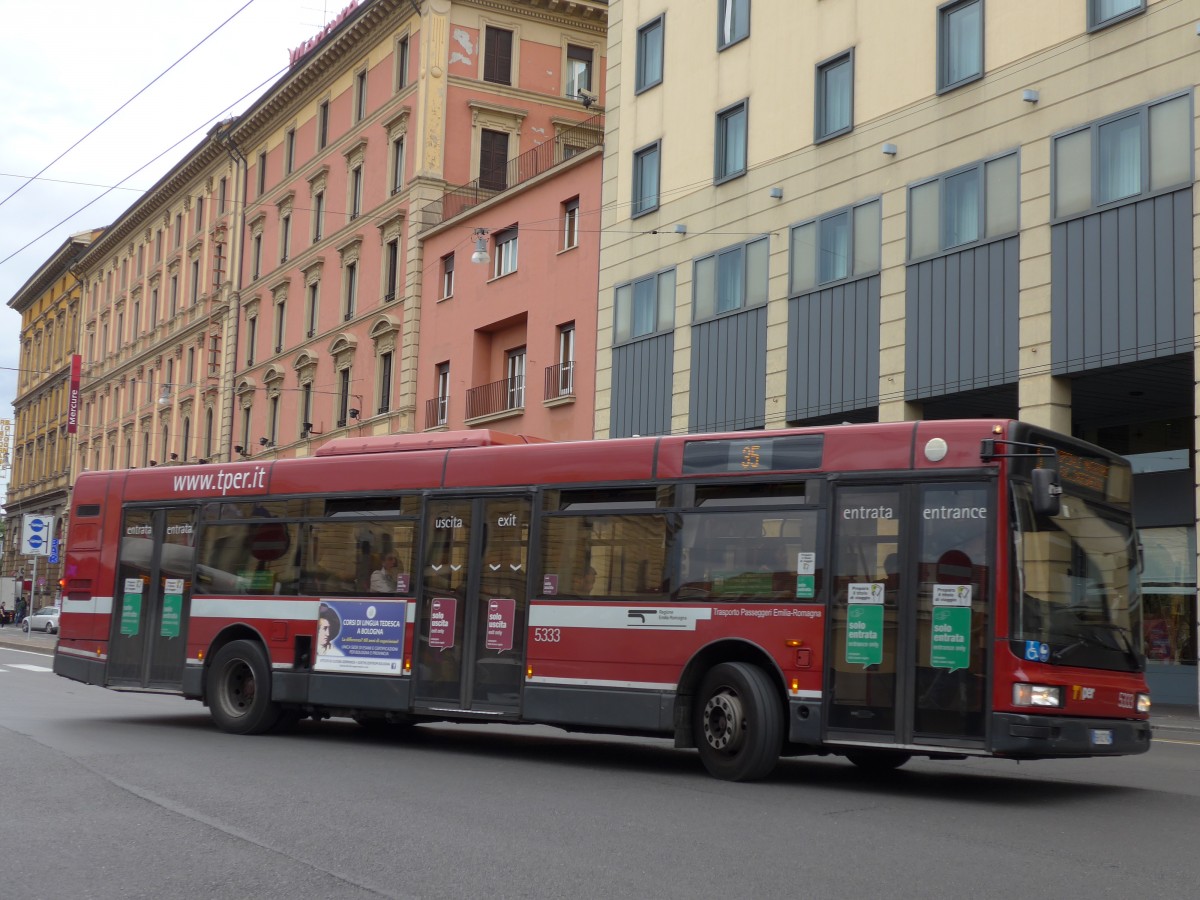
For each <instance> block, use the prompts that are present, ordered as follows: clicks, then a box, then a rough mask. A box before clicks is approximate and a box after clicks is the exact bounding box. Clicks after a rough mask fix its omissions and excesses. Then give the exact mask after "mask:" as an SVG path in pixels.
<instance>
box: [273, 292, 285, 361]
mask: <svg viewBox="0 0 1200 900" xmlns="http://www.w3.org/2000/svg"><path fill="white" fill-rule="evenodd" d="M285 312H287V303H285V302H282V301H281V302H279V303H276V304H275V352H276V353H282V352H283V316H284V313H285Z"/></svg>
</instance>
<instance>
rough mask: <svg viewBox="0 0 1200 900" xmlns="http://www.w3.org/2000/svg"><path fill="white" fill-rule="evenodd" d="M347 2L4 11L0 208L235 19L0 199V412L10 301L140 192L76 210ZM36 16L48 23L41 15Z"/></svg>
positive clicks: (234, 100) (173, 153) (8, 376)
mask: <svg viewBox="0 0 1200 900" xmlns="http://www.w3.org/2000/svg"><path fill="white" fill-rule="evenodd" d="M349 2H351V0H329V2H327V3H325V4H324V5H323V4H322V0H249V2H247V0H206V2H204V3H185V2H181V0H109V2H107V3H96V2H95V0H60V2H58V3H56V4H54V5H53V6H50V7H44V6H41V5H40V4H38V3H31V2H25V3H12V4H7V5H6V8H5V22H4V28H3V29H2V30H0V97H3V98H4V107H3V111H2V113H0V115H2V116H3V118H2V120H0V201H3V200H4V198H5V197H8V196H9V195H10V194H11V193H12V192H13V191H14V190H16V189H17V188H18V187H20V186H21V184H22V183H23V182H24V180H25V179H26V178H28V177H29V176H31V175H34V174H35V173H36V172H38V171H39V170H40V169H41V168H42V167H43V166H45V165H46V164H47V163H48V162H49V161H50V160H52V159H54V158H55V157H56V156H58V155H59V154H60V153H62V152H63V151H64V150H66V149H67V148H68V147H70V146H71V145H72V144H73V143H75V142H76V141H77V140H78V139H79V138H80V137H82V136H83V135H84V134H86V133H87V132H88V131H90V130H91V129H92V128H93V127H94V126H96V125H97V124H99V123H100V122H101V121H103V120H104V119H105V117H107V116H108V115H109V114H110V113H112V112H113V111H114V110H115V109H116V108H117V107H118V106H120V105H121V104H122V103H124V102H125V101H126V100H128V99H129V98H130V97H132V96H133V95H134V94H136V93H137V92H138V91H139V90H140V89H141V88H143V87H144V86H146V85H147V84H148V83H149V82H151V81H152V80H153V79H154V78H155V77H156V76H158V75H159V74H160V73H161V72H162V71H163V70H164V69H166V68H167V67H168V66H170V65H171V64H172V63H173V62H175V61H176V60H177V59H179V58H180V57H181V56H183V54H184V53H186V52H187V51H188V50H189V49H191V48H192V47H193V46H195V45H196V44H197V43H198V42H199V41H200V40H201V39H202V38H204V36H205V35H207V34H208V33H209V32H211V31H213V30H214V29H216V28H217V27H218V26H220V25H221V23H222V22H224V21H225V20H226V19H229V17H230V16H232V15H233V14H234V13H235V12H237V13H238V14H237V15H236V16H235V17H234V18H233V19H232V21H230V22H229V23H228V24H227V25H225V26H224V27H223V28H221V30H220V31H218V32H217V33H216V34H215V35H213V36H212V37H211V38H209V39H208V40H207V41H206V42H205V43H204V45H203V46H201V47H200V48H199V49H197V50H196V51H195V52H194V53H192V54H191V55H190V56H189V57H188V58H187V59H185V60H184V61H183V62H181V63H180V64H179V65H177V66H176V67H175V68H174V69H172V70H171V71H170V72H169V73H167V74H166V75H165V76H164V77H162V78H161V79H160V80H159V81H158V82H157V83H155V84H154V85H153V86H152V87H150V88H149V89H148V90H147V91H146V92H145V93H144V94H142V95H141V96H140V97H138V99H137V100H135V101H134V102H133V103H131V104H130V105H129V106H128V107H127V108H126V109H124V110H123V111H122V112H121V113H119V114H118V115H117V116H115V117H114V118H113V119H112V120H111V121H110V122H108V123H107V124H106V125H104V126H103V127H102V128H101V129H100V130H99V131H97V132H96V133H95V134H94V135H92V136H91V137H89V138H88V139H87V140H85V141H84V142H83V143H82V144H80V146H79V147H77V148H75V149H74V150H72V151H71V152H70V153H69V154H68V155H67V156H65V157H64V158H63V159H62V160H61V161H60V162H58V163H57V164H55V165H54V166H53V167H52V168H50V169H49V170H48V171H47V172H46V173H44V174H43V175H42V177H41V179H39V180H38V181H35V182H33V183H31V184H29V185H27V186H26V187H25V188H24V189H23V190H22V191H21V192H20V193H19V194H17V195H16V196H15V197H12V199H10V200H8V201H7V202H3V203H2V205H0V260H5V261H4V262H0V303H2V304H3V305H0V418H3V419H11V418H12V401H13V398H14V397H15V396H16V392H17V365H18V360H19V350H20V346H19V334H20V327H21V320H20V317H19V316H18V315H17V314H16V313H15V312H14V311H13V310H11V309H9V308H8V306H7V303H8V301H9V300H11V299H12V297H13V295H14V294H15V293H16V292H17V291H18V290H20V288H21V286H22V285H23V284H24V283H25V282H26V281H27V280H28V279H29V278H30V276H32V275H33V273H34V272H36V271H37V269H38V267H39V266H41V265H42V263H44V262H45V261H46V259H47V258H48V257H49V256H50V255H51V254H52V253H53V252H54V251H55V250H56V249H57V248H58V246H59V245H60V244H61V243H62V242H63V241H64V240H65V239H66V238H67V236H68V235H70V234H73V233H75V232H78V231H84V230H86V229H89V228H93V227H98V226H103V225H107V224H108V223H110V222H111V221H112V220H113V219H115V218H116V217H117V216H119V215H120V214H121V213H122V212H123V211H124V210H125V209H126V208H128V207H129V205H130V204H131V203H133V202H134V201H135V200H136V199H137V197H138V194H139V191H138V190H127V189H119V190H114V191H112V192H111V193H108V194H107V196H104V197H102V198H101V199H99V200H97V201H96V202H95V203H94V204H92V205H91V206H89V207H88V208H87V209H86V210H83V211H82V212H79V213H76V211H77V210H79V209H80V208H81V207H83V206H84V205H85V204H87V203H88V202H89V201H92V200H95V199H96V198H97V197H100V196H101V195H102V194H103V193H104V191H105V189H106V188H107V187H109V186H111V185H115V184H117V183H118V182H121V181H122V179H125V178H127V177H128V176H130V174H131V173H133V172H134V171H135V170H137V169H139V168H140V167H141V166H143V165H145V164H146V163H148V162H150V161H151V160H152V159H154V157H156V156H158V155H159V154H160V153H162V152H163V151H164V150H167V148H169V147H171V146H172V145H173V144H175V143H176V142H179V146H178V147H177V148H176V149H174V150H170V151H168V152H167V153H166V154H165V155H164V156H162V157H161V158H160V159H158V160H157V161H155V162H151V163H150V165H149V166H148V167H147V168H145V169H143V170H142V171H141V172H140V173H138V174H136V175H133V177H131V178H129V180H128V181H126V182H124V184H125V187H126V188H137V189H141V190H144V189H146V188H148V187H150V186H151V185H153V184H154V183H155V182H156V181H157V180H158V179H159V178H160V177H161V176H162V175H163V174H164V173H165V172H166V171H167V170H168V169H170V168H171V166H172V165H173V164H174V163H175V162H177V161H178V160H179V159H180V157H181V156H182V155H183V154H184V153H185V152H186V151H187V150H189V149H190V148H191V147H192V146H194V145H195V144H196V143H197V142H198V141H199V139H200V136H201V135H203V134H204V132H205V131H207V129H208V127H209V126H210V125H211V124H212V123H213V122H215V121H218V120H219V119H222V118H224V117H226V116H228V115H229V114H231V113H236V112H240V111H241V110H243V109H245V108H246V106H248V105H249V103H250V102H252V100H253V99H254V97H256V96H258V94H259V93H261V90H262V89H261V88H258V87H257V86H258V85H260V84H263V83H264V82H269V81H272V80H274V77H276V76H277V75H278V74H281V73H282V70H283V69H284V68H285V67H286V66H287V63H288V50H289V49H291V48H292V47H294V46H296V45H298V44H300V43H301V42H303V41H304V40H306V39H307V38H309V37H311V36H312V35H313V34H315V33H316V32H317V31H319V30H320V28H321V27H322V25H323V24H324V22H326V21H328V20H329V19H330V18H332V17H333V16H335V15H336V14H337V13H338V12H339V11H340V10H341V9H342V8H344V7H345V6H346V5H347V4H348V3H349ZM243 7H245V8H244V9H243ZM238 10H241V12H238ZM47 13H51V14H52V15H53V16H54V17H55V19H56V21H53V22H49V21H47V19H46V15H47ZM248 92H249V93H250V96H249V97H245V95H246V94H247V93H248ZM243 98H245V99H243ZM71 182H74V183H71ZM97 185H98V186H97ZM64 220H65V221H64ZM59 222H62V224H61V225H60V224H57V223H59ZM47 230H49V232H50V233H49V234H47V235H46V236H45V237H43V238H41V239H40V240H37V241H36V242H34V243H33V244H32V245H31V246H30V247H28V248H27V249H24V250H21V251H20V252H17V251H18V250H19V249H20V248H21V247H23V246H24V245H25V244H28V243H29V242H30V241H33V240H34V239H35V238H36V237H37V236H38V235H40V234H41V233H42V232H44V231H47ZM14 253H16V255H15V256H12V258H11V259H6V257H9V256H10V255H12V254H14ZM14 437H15V436H14ZM8 477H9V471H8V470H4V471H2V472H0V501H2V499H3V493H4V491H5V490H6V489H7V481H8Z"/></svg>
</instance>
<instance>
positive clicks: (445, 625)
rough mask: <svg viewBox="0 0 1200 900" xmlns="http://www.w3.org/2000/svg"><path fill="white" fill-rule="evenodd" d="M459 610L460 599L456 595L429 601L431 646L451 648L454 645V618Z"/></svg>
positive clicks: (439, 648)
mask: <svg viewBox="0 0 1200 900" xmlns="http://www.w3.org/2000/svg"><path fill="white" fill-rule="evenodd" d="M457 612H458V600H457V599H456V598H454V597H436V598H434V599H433V600H431V601H429V646H430V647H432V648H433V649H435V650H449V649H450V648H451V647H453V646H454V620H455V618H456V613H457Z"/></svg>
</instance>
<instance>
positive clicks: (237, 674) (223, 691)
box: [206, 641, 283, 734]
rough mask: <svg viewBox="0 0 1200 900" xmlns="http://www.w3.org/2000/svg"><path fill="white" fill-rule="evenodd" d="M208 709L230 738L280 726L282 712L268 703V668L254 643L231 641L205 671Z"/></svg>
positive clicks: (265, 655) (269, 689)
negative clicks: (232, 735)
mask: <svg viewBox="0 0 1200 900" xmlns="http://www.w3.org/2000/svg"><path fill="white" fill-rule="evenodd" d="M206 695H207V700H208V709H209V712H210V713H211V714H212V717H213V721H214V722H216V723H217V727H218V728H220V729H221V730H222V731H225V732H228V733H230V734H262V733H263V732H266V731H270V730H271V729H273V728H274V727H275V726H276V725H278V724H279V722H280V719H281V718H282V716H283V709H282V708H281V707H280V706H279V704H278V703H274V702H273V701H272V700H271V664H270V661H269V660H268V659H267V654H266V652H265V651H264V650H263V648H262V646H261V645H260V644H258V643H256V642H254V641H233V642H232V643H229V644H226V645H225V646H224V647H222V648H221V649H220V650H218V651H217V655H216V656H215V657H213V661H212V664H211V665H210V666H209V669H208V682H207V691H206Z"/></svg>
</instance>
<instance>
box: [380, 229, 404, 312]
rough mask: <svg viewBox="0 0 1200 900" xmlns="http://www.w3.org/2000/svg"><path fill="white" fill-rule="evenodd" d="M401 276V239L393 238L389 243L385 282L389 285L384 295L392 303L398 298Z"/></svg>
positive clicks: (385, 300)
mask: <svg viewBox="0 0 1200 900" xmlns="http://www.w3.org/2000/svg"><path fill="white" fill-rule="evenodd" d="M399 278H400V239H399V238H392V239H391V240H390V241H388V243H387V271H386V273H385V275H384V284H386V285H387V294H385V295H384V298H383V300H384V302H385V303H390V302H391V301H393V300H395V299H396V286H397V285H398V284H399Z"/></svg>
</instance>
